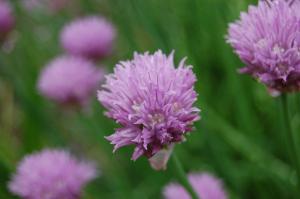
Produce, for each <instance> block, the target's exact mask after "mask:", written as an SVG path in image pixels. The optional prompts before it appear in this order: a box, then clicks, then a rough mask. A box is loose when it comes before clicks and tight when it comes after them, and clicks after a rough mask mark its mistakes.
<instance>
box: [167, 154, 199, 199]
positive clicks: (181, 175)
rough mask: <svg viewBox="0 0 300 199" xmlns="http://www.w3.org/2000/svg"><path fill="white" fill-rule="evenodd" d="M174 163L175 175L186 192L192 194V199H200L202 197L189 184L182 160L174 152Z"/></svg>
mask: <svg viewBox="0 0 300 199" xmlns="http://www.w3.org/2000/svg"><path fill="white" fill-rule="evenodd" d="M172 161H173V165H174V173H175V175H176V177H177V178H178V180H179V182H180V184H181V185H182V186H183V187H184V188H185V189H186V191H187V192H188V193H189V194H190V196H191V198H192V199H200V197H199V196H198V195H197V194H196V192H195V191H194V189H193V187H192V185H191V184H190V183H189V181H188V178H187V177H186V174H185V172H184V169H183V166H182V164H181V162H180V160H179V159H178V157H177V155H176V153H175V151H173V154H172Z"/></svg>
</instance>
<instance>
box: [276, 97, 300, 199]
mask: <svg viewBox="0 0 300 199" xmlns="http://www.w3.org/2000/svg"><path fill="white" fill-rule="evenodd" d="M281 106H282V114H283V115H282V117H283V122H284V128H285V137H286V139H287V142H288V147H289V150H290V156H291V161H292V163H293V164H294V167H295V169H296V173H297V179H298V180H297V187H298V191H297V194H299V193H300V192H299V190H300V160H299V155H298V150H297V143H296V137H295V135H294V133H293V129H292V126H291V119H290V113H289V107H288V99H287V95H286V94H282V95H281ZM298 197H299V196H298Z"/></svg>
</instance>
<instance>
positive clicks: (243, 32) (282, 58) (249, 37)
mask: <svg viewBox="0 0 300 199" xmlns="http://www.w3.org/2000/svg"><path fill="white" fill-rule="evenodd" d="M299 10H300V3H299V1H293V0H292V1H286V0H274V1H260V2H259V3H258V6H250V7H249V9H248V12H247V13H245V12H242V13H241V17H240V20H238V21H236V22H235V23H232V24H230V26H229V34H228V42H229V43H230V44H231V45H232V47H233V48H234V50H235V52H236V53H237V54H238V56H239V57H240V58H241V60H242V61H243V62H244V63H245V64H246V67H245V68H242V69H241V72H242V73H248V74H250V75H252V76H253V77H254V78H257V79H258V80H259V81H260V82H262V83H264V84H265V85H266V86H267V87H269V88H270V89H271V90H277V91H280V92H290V91H298V90H300V12H299Z"/></svg>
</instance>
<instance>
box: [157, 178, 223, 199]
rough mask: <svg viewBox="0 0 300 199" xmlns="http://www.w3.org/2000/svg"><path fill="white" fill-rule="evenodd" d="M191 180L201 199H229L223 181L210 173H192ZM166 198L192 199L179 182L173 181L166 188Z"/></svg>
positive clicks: (164, 192) (164, 193)
mask: <svg viewBox="0 0 300 199" xmlns="http://www.w3.org/2000/svg"><path fill="white" fill-rule="evenodd" d="M189 182H190V183H191V185H192V187H193V188H194V190H195V191H196V193H197V194H198V196H199V197H200V198H201V199H227V194H226V192H225V191H224V189H223V184H222V182H221V181H220V180H219V179H217V178H216V177H214V176H212V175H210V174H208V173H192V174H190V175H189ZM163 195H164V197H165V199H191V197H190V195H189V194H188V192H187V191H186V190H185V189H184V188H183V187H182V186H181V185H179V184H177V183H171V184H169V185H167V186H166V187H165V188H164V191H163Z"/></svg>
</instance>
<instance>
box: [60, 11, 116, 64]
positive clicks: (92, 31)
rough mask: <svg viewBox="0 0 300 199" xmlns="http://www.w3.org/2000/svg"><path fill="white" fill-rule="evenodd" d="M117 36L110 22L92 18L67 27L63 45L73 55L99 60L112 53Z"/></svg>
mask: <svg viewBox="0 0 300 199" xmlns="http://www.w3.org/2000/svg"><path fill="white" fill-rule="evenodd" d="M115 36H116V31H115V28H114V27H113V25H112V24H111V23H110V22H108V21H107V20H106V19H105V18H102V17H97V16H91V17H85V18H81V19H78V20H75V21H73V22H71V23H70V24H68V25H66V26H65V28H64V29H63V31H62V33H61V44H62V46H63V48H64V49H65V50H66V51H67V52H68V53H70V54H72V55H76V56H83V57H86V58H91V59H99V58H103V57H105V56H107V55H109V54H110V53H111V51H112V48H113V42H114V39H115Z"/></svg>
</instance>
